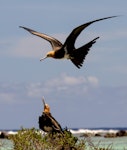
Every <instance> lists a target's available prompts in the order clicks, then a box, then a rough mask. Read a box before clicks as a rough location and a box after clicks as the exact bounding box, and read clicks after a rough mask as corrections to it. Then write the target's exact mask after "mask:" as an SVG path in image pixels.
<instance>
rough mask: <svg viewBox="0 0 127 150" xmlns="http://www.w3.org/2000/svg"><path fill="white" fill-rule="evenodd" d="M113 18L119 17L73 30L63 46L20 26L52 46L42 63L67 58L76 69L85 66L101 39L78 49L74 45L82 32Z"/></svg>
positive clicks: (87, 24) (52, 39) (88, 23)
mask: <svg viewBox="0 0 127 150" xmlns="http://www.w3.org/2000/svg"><path fill="white" fill-rule="evenodd" d="M113 17H117V16H111V17H106V18H101V19H97V20H94V21H90V22H87V23H85V24H83V25H80V26H78V27H77V28H75V29H73V30H72V32H71V33H70V35H69V36H68V37H67V39H66V41H65V43H64V44H62V43H61V42H60V41H58V40H57V39H55V38H54V37H51V36H48V35H46V34H43V33H39V32H36V31H34V30H32V29H29V28H26V27H23V26H20V27H21V28H23V29H25V30H27V31H29V32H30V33H31V34H34V35H36V36H39V37H41V38H43V39H45V40H47V41H49V42H50V44H51V46H52V50H51V51H49V52H48V53H47V54H46V56H45V57H44V58H41V59H40V61H41V60H43V59H45V58H47V57H52V58H56V59H62V58H66V59H70V60H71V61H72V63H73V64H74V65H75V66H76V67H78V68H80V67H81V66H82V65H83V62H84V60H85V57H86V55H87V54H88V51H89V50H90V48H91V47H92V45H93V44H94V43H95V42H96V40H97V39H98V38H99V37H97V38H95V39H93V40H92V41H90V42H89V43H87V44H85V45H84V46H82V47H80V48H77V49H76V48H75V46H74V44H75V41H76V39H77V37H78V36H79V34H80V33H81V32H82V30H84V29H85V28H86V27H87V26H89V25H90V24H92V23H94V22H97V21H101V20H105V19H109V18H113Z"/></svg>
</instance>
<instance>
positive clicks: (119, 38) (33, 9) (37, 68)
mask: <svg viewBox="0 0 127 150" xmlns="http://www.w3.org/2000/svg"><path fill="white" fill-rule="evenodd" d="M126 7H127V1H126V0H122V2H121V1H116V0H112V1H111V0H106V1H102V0H96V1H92V0H85V1H84V0H78V1H72V0H69V1H68V0H64V1H58V0H54V1H49V0H47V1H41V0H38V1H35V0H31V1H29V0H28V1H26V0H22V1H16V0H11V1H7V0H1V1H0V26H1V27H0V129H20V128H21V127H24V128H32V127H35V128H39V126H38V117H39V116H41V114H42V111H43V103H42V97H43V96H44V98H45V101H46V103H48V104H49V105H50V107H51V113H52V115H53V116H54V117H55V118H56V120H57V121H58V122H59V123H60V124H61V126H62V127H63V128H65V127H68V128H91V127H95V128H96V127H127V119H126V116H127V109H126V107H127V9H126ZM114 15H118V17H116V18H112V19H108V20H104V21H100V22H96V23H94V24H92V25H90V26H89V27H87V28H86V29H85V30H83V31H82V33H81V34H80V35H79V37H78V39H77V40H76V43H75V47H76V48H78V47H80V46H82V45H84V44H85V43H87V42H89V41H91V40H92V39H94V38H96V37H98V36H99V37H100V38H99V39H98V40H97V42H96V43H95V44H94V45H93V46H92V48H91V49H90V51H89V54H88V55H87V56H86V59H85V61H84V64H83V67H82V68H81V69H78V68H76V67H75V66H74V65H73V64H72V62H71V61H70V60H55V59H52V58H47V59H45V60H44V61H43V62H40V58H41V57H43V56H45V55H46V53H47V52H48V51H50V50H51V45H50V43H48V42H47V41H45V40H43V39H41V38H39V37H36V36H34V35H32V34H30V33H28V32H26V31H25V30H23V29H21V28H19V26H25V27H28V28H31V29H34V30H36V31H39V32H42V33H45V34H47V35H50V36H53V37H55V38H57V39H58V40H60V41H61V42H62V43H64V41H65V40H66V38H67V37H68V35H69V34H70V33H71V31H72V30H73V29H74V28H75V27H77V26H79V25H81V24H84V23H86V22H88V21H92V20H95V19H99V18H103V17H108V16H114Z"/></svg>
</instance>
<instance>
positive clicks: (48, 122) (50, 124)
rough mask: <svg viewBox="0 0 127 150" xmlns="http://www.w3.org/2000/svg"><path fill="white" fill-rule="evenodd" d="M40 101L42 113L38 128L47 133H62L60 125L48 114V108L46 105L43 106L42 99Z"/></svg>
mask: <svg viewBox="0 0 127 150" xmlns="http://www.w3.org/2000/svg"><path fill="white" fill-rule="evenodd" d="M42 100H43V105H44V111H43V113H42V116H40V117H39V128H40V129H42V130H43V131H44V132H48V133H54V132H55V133H56V132H58V133H62V132H63V131H62V128H61V126H60V124H59V123H58V122H57V121H56V119H55V118H54V117H53V116H52V115H51V113H50V106H49V105H48V104H45V101H44V98H43V99H42Z"/></svg>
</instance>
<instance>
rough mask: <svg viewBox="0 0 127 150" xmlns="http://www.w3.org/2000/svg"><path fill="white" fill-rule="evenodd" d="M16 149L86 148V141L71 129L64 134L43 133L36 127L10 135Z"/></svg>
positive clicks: (76, 149)
mask: <svg viewBox="0 0 127 150" xmlns="http://www.w3.org/2000/svg"><path fill="white" fill-rule="evenodd" d="M9 139H11V140H12V141H13V143H14V149H15V150H84V149H85V143H84V142H83V141H82V140H81V141H80V140H78V139H77V138H76V137H74V136H73V135H72V134H71V133H70V132H69V131H67V130H64V132H63V134H59V133H56V134H45V135H44V136H42V134H41V133H40V132H39V130H36V129H35V128H32V129H21V130H20V131H18V134H15V135H10V136H9Z"/></svg>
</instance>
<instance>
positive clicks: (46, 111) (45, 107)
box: [42, 98, 50, 113]
mask: <svg viewBox="0 0 127 150" xmlns="http://www.w3.org/2000/svg"><path fill="white" fill-rule="evenodd" d="M42 101H43V105H44V112H45V113H50V106H49V105H48V104H46V103H45V100H44V98H42Z"/></svg>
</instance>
